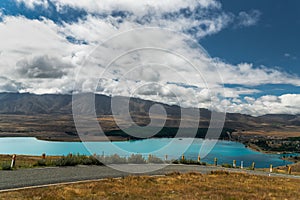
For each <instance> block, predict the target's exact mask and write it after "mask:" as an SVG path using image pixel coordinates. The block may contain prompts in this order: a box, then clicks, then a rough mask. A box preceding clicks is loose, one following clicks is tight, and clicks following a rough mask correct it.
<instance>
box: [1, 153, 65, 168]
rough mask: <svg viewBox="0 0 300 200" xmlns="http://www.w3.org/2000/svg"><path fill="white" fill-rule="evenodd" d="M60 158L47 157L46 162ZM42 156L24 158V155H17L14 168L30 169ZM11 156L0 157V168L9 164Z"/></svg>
mask: <svg viewBox="0 0 300 200" xmlns="http://www.w3.org/2000/svg"><path fill="white" fill-rule="evenodd" d="M60 157H61V156H47V157H46V158H47V160H55V159H58V158H60ZM41 158H42V156H26V155H17V158H16V164H15V168H17V169H18V168H31V167H34V165H35V164H36V163H37V161H38V160H40V159H41ZM11 159H12V155H0V166H1V164H3V163H8V164H10V163H11Z"/></svg>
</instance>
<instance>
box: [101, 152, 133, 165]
mask: <svg viewBox="0 0 300 200" xmlns="http://www.w3.org/2000/svg"><path fill="white" fill-rule="evenodd" d="M102 159H103V160H104V163H105V164H126V163H127V160H126V158H122V157H120V156H119V155H117V154H114V155H111V156H106V157H104V158H102Z"/></svg>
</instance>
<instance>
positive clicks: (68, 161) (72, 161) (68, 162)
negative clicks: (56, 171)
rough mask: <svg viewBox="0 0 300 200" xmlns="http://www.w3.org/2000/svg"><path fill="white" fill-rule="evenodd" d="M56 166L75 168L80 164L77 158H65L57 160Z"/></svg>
mask: <svg viewBox="0 0 300 200" xmlns="http://www.w3.org/2000/svg"><path fill="white" fill-rule="evenodd" d="M54 164H55V165H56V166H75V165H78V164H79V162H78V158H77V157H71V156H63V157H62V158H59V159H57V160H55V161H54Z"/></svg>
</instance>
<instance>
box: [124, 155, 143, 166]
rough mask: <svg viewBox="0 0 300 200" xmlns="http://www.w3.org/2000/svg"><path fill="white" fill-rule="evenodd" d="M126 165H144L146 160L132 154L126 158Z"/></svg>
mask: <svg viewBox="0 0 300 200" xmlns="http://www.w3.org/2000/svg"><path fill="white" fill-rule="evenodd" d="M128 163H132V164H144V163H146V160H145V159H144V158H143V156H142V155H140V154H132V155H131V156H130V157H129V158H128Z"/></svg>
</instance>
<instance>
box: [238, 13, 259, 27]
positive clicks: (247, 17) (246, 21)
mask: <svg viewBox="0 0 300 200" xmlns="http://www.w3.org/2000/svg"><path fill="white" fill-rule="evenodd" d="M261 15H262V13H261V12H260V11H259V10H252V11H250V12H245V11H242V12H240V13H239V15H238V16H237V25H238V26H253V25H255V24H256V23H257V22H258V21H259V19H260V16H261Z"/></svg>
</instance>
